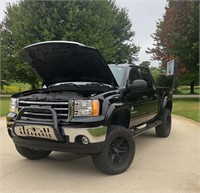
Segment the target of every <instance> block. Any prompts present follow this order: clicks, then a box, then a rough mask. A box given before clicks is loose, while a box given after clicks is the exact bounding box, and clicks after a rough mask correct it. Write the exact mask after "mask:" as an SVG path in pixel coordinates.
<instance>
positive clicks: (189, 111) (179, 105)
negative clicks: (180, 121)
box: [172, 98, 200, 122]
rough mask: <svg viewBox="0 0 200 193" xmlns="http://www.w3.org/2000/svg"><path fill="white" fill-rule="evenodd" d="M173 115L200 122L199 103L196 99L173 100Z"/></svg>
mask: <svg viewBox="0 0 200 193" xmlns="http://www.w3.org/2000/svg"><path fill="white" fill-rule="evenodd" d="M172 113H173V114H176V115H180V116H183V117H187V118H190V119H192V120H194V121H198V122H200V103H199V99H198V98H186V99H174V101H173V110H172Z"/></svg>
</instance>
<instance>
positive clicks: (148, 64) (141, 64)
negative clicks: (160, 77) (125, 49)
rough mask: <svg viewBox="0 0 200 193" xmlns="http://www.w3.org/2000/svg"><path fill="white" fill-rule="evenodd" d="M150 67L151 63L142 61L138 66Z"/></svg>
mask: <svg viewBox="0 0 200 193" xmlns="http://www.w3.org/2000/svg"><path fill="white" fill-rule="evenodd" d="M150 65H151V62H149V61H143V62H142V63H140V64H139V66H144V67H148V68H149V66H150Z"/></svg>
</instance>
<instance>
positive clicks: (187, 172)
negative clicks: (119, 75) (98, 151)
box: [0, 116, 200, 193]
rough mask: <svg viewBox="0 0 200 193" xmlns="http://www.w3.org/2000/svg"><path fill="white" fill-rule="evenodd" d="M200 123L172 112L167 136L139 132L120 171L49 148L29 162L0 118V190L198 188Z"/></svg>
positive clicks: (165, 191) (84, 192)
mask: <svg viewBox="0 0 200 193" xmlns="http://www.w3.org/2000/svg"><path fill="white" fill-rule="evenodd" d="M199 126H200V125H199V124H198V123H196V122H193V121H190V120H189V119H185V118H182V117H179V116H173V126H172V128H173V129H172V133H171V135H170V137H169V138H166V139H161V138H157V137H156V136H155V133H154V129H153V130H151V131H149V132H147V133H145V134H143V135H142V136H139V137H137V138H136V139H135V140H136V156H135V159H134V162H133V163H132V165H131V167H130V168H129V169H128V170H127V171H126V172H125V173H123V174H120V175H117V176H108V175H105V174H102V173H100V172H99V171H97V170H96V169H95V167H94V166H93V164H92V161H91V159H90V156H83V155H76V154H69V153H52V154H50V156H49V157H48V158H46V159H43V160H37V161H30V160H27V159H25V158H23V157H21V156H20V155H19V154H18V153H17V152H16V150H15V148H14V145H13V143H12V141H11V139H10V138H9V137H8V135H7V132H6V127H5V119H3V118H1V119H0V185H1V186H0V192H1V193H44V192H45V193H64V192H65V193H111V192H113V193H200V127H199Z"/></svg>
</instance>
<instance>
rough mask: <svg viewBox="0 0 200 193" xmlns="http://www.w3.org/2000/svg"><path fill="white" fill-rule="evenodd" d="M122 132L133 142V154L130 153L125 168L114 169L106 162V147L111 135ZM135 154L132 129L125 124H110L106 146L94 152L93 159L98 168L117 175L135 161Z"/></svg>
mask: <svg viewBox="0 0 200 193" xmlns="http://www.w3.org/2000/svg"><path fill="white" fill-rule="evenodd" d="M121 132H123V133H126V134H125V135H126V136H127V138H128V140H129V142H130V144H131V147H130V148H131V149H132V155H130V159H129V161H128V163H126V166H125V167H124V168H123V169H116V170H113V169H111V168H110V167H109V166H108V165H107V164H106V163H105V159H106V158H105V156H106V152H105V148H106V146H107V145H109V142H110V137H111V136H113V135H116V134H117V133H121ZM134 155H135V143H134V140H133V138H132V135H131V133H130V131H129V130H128V129H127V128H125V127H123V126H119V125H112V126H109V128H108V133H107V137H106V140H105V142H104V147H103V149H102V151H101V152H99V153H98V154H93V155H92V160H93V163H94V165H95V166H96V168H97V169H98V170H100V171H101V172H103V173H106V174H109V175H116V174H119V173H122V172H124V171H125V170H127V169H128V168H129V166H130V165H131V163H132V161H133V158H134Z"/></svg>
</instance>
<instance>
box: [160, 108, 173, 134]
mask: <svg viewBox="0 0 200 193" xmlns="http://www.w3.org/2000/svg"><path fill="white" fill-rule="evenodd" d="M171 122H172V121H171V111H170V110H169V109H165V112H164V116H163V122H162V124H160V125H158V126H156V135H157V136H158V137H168V136H169V134H170V132H171Z"/></svg>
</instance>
